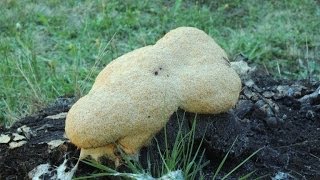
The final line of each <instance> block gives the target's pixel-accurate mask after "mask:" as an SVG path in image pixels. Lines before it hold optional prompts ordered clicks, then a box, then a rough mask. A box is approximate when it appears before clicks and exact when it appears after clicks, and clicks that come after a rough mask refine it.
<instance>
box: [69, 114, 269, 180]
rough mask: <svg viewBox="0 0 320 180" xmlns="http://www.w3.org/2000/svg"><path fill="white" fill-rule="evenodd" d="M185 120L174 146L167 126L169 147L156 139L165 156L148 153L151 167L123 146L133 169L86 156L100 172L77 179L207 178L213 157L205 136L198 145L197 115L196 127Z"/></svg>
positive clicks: (235, 168)
mask: <svg viewBox="0 0 320 180" xmlns="http://www.w3.org/2000/svg"><path fill="white" fill-rule="evenodd" d="M183 119H184V117H183ZM182 121H184V120H182ZM182 121H179V130H178V132H177V136H176V139H175V141H174V144H173V146H172V147H171V148H169V144H168V137H167V135H166V134H167V133H166V130H165V129H164V130H165V132H164V134H165V136H164V142H165V151H164V152H163V151H162V150H161V149H160V147H159V143H158V141H157V140H156V139H155V142H156V143H157V147H158V152H159V155H160V158H161V163H156V162H152V160H151V159H150V158H149V157H150V154H148V162H147V164H148V166H147V168H144V167H143V166H142V165H141V164H140V162H139V161H137V160H135V159H132V158H130V157H129V156H128V155H126V154H125V153H124V152H123V151H122V150H121V149H119V151H120V152H121V157H122V159H123V160H124V165H125V166H126V167H127V169H128V170H129V171H130V172H118V171H117V170H115V169H113V168H109V167H107V166H105V165H103V164H100V163H99V162H96V161H94V160H84V161H83V162H84V163H86V164H88V165H90V166H92V167H95V168H96V169H97V170H99V171H100V172H98V173H93V174H91V175H89V176H83V177H77V178H75V179H90V178H97V177H105V176H118V177H122V178H130V179H137V180H140V179H141V180H147V179H150V180H153V179H155V178H159V179H161V177H164V176H165V175H168V174H170V173H172V172H178V173H181V174H182V175H183V178H182V179H188V180H189V179H190V180H193V179H205V176H204V174H203V173H202V170H203V168H204V167H206V166H207V165H208V164H209V161H205V162H204V153H205V150H204V149H202V148H201V147H202V142H203V138H202V140H201V141H200V143H199V144H197V145H196V144H195V139H194V136H195V132H196V131H195V127H196V116H195V118H194V120H193V123H192V127H191V129H190V130H189V132H184V131H183V128H182V123H181V122H182ZM236 141H237V138H236V139H235V140H234V142H233V143H232V145H231V147H230V149H229V150H228V152H227V154H226V155H225V156H224V158H223V160H222V161H221V162H220V164H219V166H218V168H217V169H216V170H215V171H214V172H215V173H214V175H213V177H212V180H215V179H217V177H218V176H220V172H221V169H222V168H223V165H224V163H225V162H226V160H227V158H228V155H229V153H230V152H231V150H232V148H233V147H234V145H235V143H236ZM262 149H263V147H262V148H260V149H258V150H256V151H255V152H253V153H252V154H251V155H250V156H248V157H247V158H246V159H244V160H243V161H242V162H241V163H239V164H238V165H236V166H235V167H234V168H233V169H232V170H231V171H230V172H228V173H227V174H226V175H224V176H223V177H219V179H228V178H229V177H230V176H231V174H232V173H234V172H235V171H236V170H238V169H239V168H240V167H241V166H242V165H243V164H245V163H246V162H247V161H249V160H250V159H251V158H252V157H253V156H255V155H256V154H257V153H259V152H260V151H261V150H262ZM148 153H150V152H148ZM254 173H255V171H252V172H249V173H247V174H245V175H243V176H242V177H239V179H242V180H245V179H250V178H252V175H253V174H254ZM154 177H155V178H154ZM262 178H263V177H258V178H255V179H262ZM163 179H165V178H163Z"/></svg>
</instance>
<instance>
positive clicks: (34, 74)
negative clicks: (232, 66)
mask: <svg viewBox="0 0 320 180" xmlns="http://www.w3.org/2000/svg"><path fill="white" fill-rule="evenodd" d="M319 19H320V4H319V2H317V1H313V0H304V1H300V0H283V1H278V0H270V1H263V0H216V1H206V0H199V1H191V0H189V1H182V0H176V1H168V0H166V1H148V0H141V1H134V0H132V1H130V0H127V1H116V0H92V1H91V0H90V1H89V0H79V1H71V0H67V1H59V0H46V1H42V0H24V1H19V0H1V1H0V124H1V122H2V123H11V122H13V121H14V120H16V119H17V118H18V117H21V116H23V115H25V114H29V113H31V112H33V111H35V110H37V109H38V108H40V107H43V106H45V105H46V104H47V103H50V102H52V101H53V100H54V99H55V98H57V97H59V96H77V97H79V96H81V95H83V94H84V93H86V92H87V91H88V89H90V86H91V85H92V83H93V81H94V77H95V76H96V75H97V73H98V72H99V71H100V70H101V69H102V68H103V67H104V66H105V65H106V64H108V63H109V62H110V61H111V60H112V59H114V58H116V57H118V56H120V55H122V54H124V53H126V52H128V51H131V50H133V49H135V48H138V47H142V46H145V45H148V44H153V43H155V42H156V40H157V39H159V38H160V37H161V36H163V35H164V34H165V33H166V32H168V31H169V30H170V29H173V28H176V27H179V26H195V27H197V28H199V29H202V30H204V31H205V32H207V33H208V34H210V35H211V36H212V37H214V39H215V40H216V41H217V42H218V43H219V44H220V45H221V46H222V47H223V48H224V49H225V50H226V51H227V53H228V54H229V56H230V58H231V59H232V57H234V56H235V55H236V54H238V53H242V54H244V55H245V56H247V57H248V58H249V61H250V62H256V63H259V64H261V65H262V66H264V67H265V69H266V70H268V71H269V72H270V73H272V74H274V75H276V76H278V77H281V78H314V79H319V72H320V66H319V64H320V63H319V61H320V60H319V57H320V56H319V54H320V51H319V45H320V33H319V29H320V21H319Z"/></svg>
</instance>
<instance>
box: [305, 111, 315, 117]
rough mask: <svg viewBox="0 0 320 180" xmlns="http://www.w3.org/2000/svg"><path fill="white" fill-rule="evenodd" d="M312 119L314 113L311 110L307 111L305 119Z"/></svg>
mask: <svg viewBox="0 0 320 180" xmlns="http://www.w3.org/2000/svg"><path fill="white" fill-rule="evenodd" d="M314 117H315V112H313V111H312V110H308V111H307V113H306V118H308V119H313V118H314Z"/></svg>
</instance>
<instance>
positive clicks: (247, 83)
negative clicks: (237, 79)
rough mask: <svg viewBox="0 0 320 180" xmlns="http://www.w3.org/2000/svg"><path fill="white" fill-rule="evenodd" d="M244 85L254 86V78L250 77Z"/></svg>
mask: <svg viewBox="0 0 320 180" xmlns="http://www.w3.org/2000/svg"><path fill="white" fill-rule="evenodd" d="M244 85H246V86H248V87H253V85H254V82H253V80H252V79H249V80H247V81H245V82H244Z"/></svg>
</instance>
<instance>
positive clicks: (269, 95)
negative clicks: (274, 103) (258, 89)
mask: <svg viewBox="0 0 320 180" xmlns="http://www.w3.org/2000/svg"><path fill="white" fill-rule="evenodd" d="M262 95H263V96H264V97H265V98H271V97H273V96H274V93H273V92H271V91H265V92H263V93H262Z"/></svg>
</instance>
